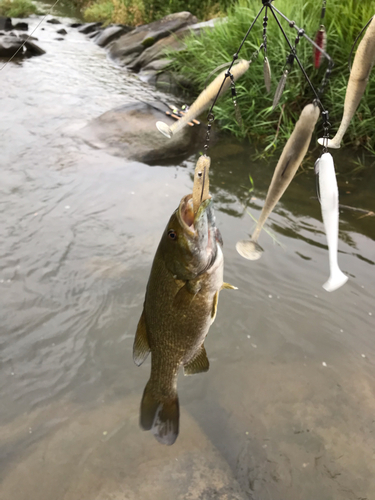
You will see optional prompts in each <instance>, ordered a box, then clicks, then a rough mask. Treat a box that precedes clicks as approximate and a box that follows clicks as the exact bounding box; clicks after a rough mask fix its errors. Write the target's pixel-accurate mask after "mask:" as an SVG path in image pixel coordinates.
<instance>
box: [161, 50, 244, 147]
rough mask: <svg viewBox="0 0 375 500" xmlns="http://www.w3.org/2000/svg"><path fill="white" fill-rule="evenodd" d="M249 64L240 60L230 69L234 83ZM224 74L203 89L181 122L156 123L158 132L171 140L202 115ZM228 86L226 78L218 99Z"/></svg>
mask: <svg viewBox="0 0 375 500" xmlns="http://www.w3.org/2000/svg"><path fill="white" fill-rule="evenodd" d="M250 63H251V61H245V60H244V59H241V60H240V61H239V62H238V64H236V65H235V66H233V67H232V69H231V70H230V71H231V73H232V75H233V80H234V81H236V80H238V78H240V76H242V75H243V74H244V73H245V72H246V71H247V70H248V69H249V66H250ZM226 72H227V70H225V71H223V72H222V73H220V75H218V76H217V77H216V78H215V80H214V81H213V82H211V83H210V85H209V86H208V87H207V88H206V89H204V90H203V92H201V94H199V96H198V97H197V99H196V100H195V101H194V102H193V104H192V105H191V106H190V108H189V110H188V111H187V113H186V114H185V115H184V116H183V117H182V118H181V120H178V121H177V122H175V123H174V124H173V125H172V126H171V127H170V126H169V125H167V124H166V123H164V122H162V121H158V122H156V127H157V129H158V130H159V132H161V133H162V134H163V135H165V136H166V137H168V138H169V139H171V138H172V136H173V135H174V134H176V132H178V131H179V130H181V129H182V128H183V127H185V125H187V123H188V122H191V121H192V120H193V119H194V118H196V117H197V116H199V115H200V114H201V113H203V111H204V110H205V109H207V108H208V107H209V106H211V104H212V103H213V101H214V99H215V97H216V95H217V93H218V92H219V89H220V87H221V85H222V83H223V80H224V78H225V74H226ZM230 86H231V79H230V78H229V77H227V78H226V79H225V82H224V85H223V86H222V87H221V90H220V94H219V97H220V96H221V95H222V94H224V92H225V91H227V90H228V89H229V87H230Z"/></svg>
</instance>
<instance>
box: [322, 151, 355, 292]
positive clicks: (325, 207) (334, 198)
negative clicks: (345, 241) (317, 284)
mask: <svg viewBox="0 0 375 500" xmlns="http://www.w3.org/2000/svg"><path fill="white" fill-rule="evenodd" d="M317 173H318V175H319V191H320V204H321V208H322V216H323V223H324V228H325V231H326V235H327V242H328V251H329V267H330V277H329V279H328V281H327V282H326V283H324V285H323V288H324V290H327V292H333V291H334V290H337V289H338V288H340V286H342V285H344V284H345V283H346V282H347V280H348V277H347V276H345V274H344V273H343V272H342V271H341V270H340V268H339V265H338V262H337V243H338V233H339V190H338V187H337V180H336V174H335V166H334V164H333V158H332V155H331V154H330V153H324V154H323V155H322V156H321V157H320V159H319V160H318V164H317Z"/></svg>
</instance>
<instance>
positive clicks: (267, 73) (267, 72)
mask: <svg viewBox="0 0 375 500" xmlns="http://www.w3.org/2000/svg"><path fill="white" fill-rule="evenodd" d="M263 76H264V84H265V86H266V90H267V94H269V93H270V92H271V66H270V63H269V61H268V57H267V56H266V57H265V58H264V63H263Z"/></svg>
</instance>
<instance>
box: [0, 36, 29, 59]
mask: <svg viewBox="0 0 375 500" xmlns="http://www.w3.org/2000/svg"><path fill="white" fill-rule="evenodd" d="M22 44H23V40H22V39H21V38H18V37H16V36H9V35H4V36H2V37H1V38H0V57H14V55H15V54H16V53H17V54H16V55H17V57H22V56H23V55H24V48H23V47H22ZM21 47H22V48H21ZM17 51H18V52H17Z"/></svg>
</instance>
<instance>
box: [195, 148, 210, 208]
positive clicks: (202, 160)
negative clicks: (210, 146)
mask: <svg viewBox="0 0 375 500" xmlns="http://www.w3.org/2000/svg"><path fill="white" fill-rule="evenodd" d="M210 165H211V158H210V157H209V156H206V155H202V156H200V157H199V159H198V161H197V165H196V167H195V171H194V186H193V210H194V213H195V214H196V213H197V212H198V208H199V207H200V206H201V204H202V202H203V201H205V200H207V199H208V198H210V193H209V191H210V181H209V178H208V172H209V169H210Z"/></svg>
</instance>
